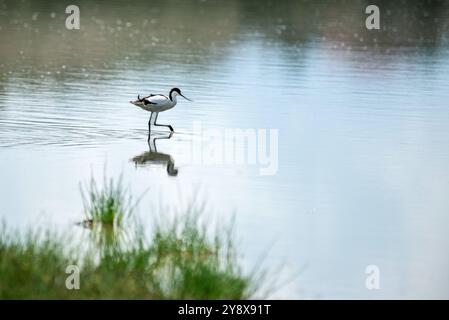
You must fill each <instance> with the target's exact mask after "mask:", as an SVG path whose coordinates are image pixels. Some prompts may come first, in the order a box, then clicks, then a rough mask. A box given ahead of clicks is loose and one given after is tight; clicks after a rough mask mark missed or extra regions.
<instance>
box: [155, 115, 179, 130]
mask: <svg viewBox="0 0 449 320" xmlns="http://www.w3.org/2000/svg"><path fill="white" fill-rule="evenodd" d="M158 115H159V112H158V113H156V119H154V125H155V126H158V127H167V128H169V129H170V131H171V132H174V131H175V130H173V127H172V126H171V125H169V124H157V123H156V121H157V116H158Z"/></svg>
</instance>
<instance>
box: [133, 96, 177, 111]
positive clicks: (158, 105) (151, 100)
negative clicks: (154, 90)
mask: <svg viewBox="0 0 449 320" xmlns="http://www.w3.org/2000/svg"><path fill="white" fill-rule="evenodd" d="M176 103H177V101H176V94H172V98H171V99H170V98H169V97H167V96H166V95H163V94H155V95H150V96H148V97H145V98H143V102H142V103H138V104H135V105H136V106H138V107H140V108H142V109H143V110H146V111H149V112H163V111H166V110H169V109H171V108H173V107H174V106H176Z"/></svg>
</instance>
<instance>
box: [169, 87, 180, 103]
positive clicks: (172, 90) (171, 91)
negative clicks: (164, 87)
mask: <svg viewBox="0 0 449 320" xmlns="http://www.w3.org/2000/svg"><path fill="white" fill-rule="evenodd" d="M174 92H176V93H177V94H181V90H179V88H173V89H171V90H170V100H173V99H172V98H173V93H174Z"/></svg>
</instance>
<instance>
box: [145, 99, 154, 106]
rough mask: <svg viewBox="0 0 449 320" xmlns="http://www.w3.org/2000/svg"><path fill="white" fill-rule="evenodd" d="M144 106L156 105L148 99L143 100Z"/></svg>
mask: <svg viewBox="0 0 449 320" xmlns="http://www.w3.org/2000/svg"><path fill="white" fill-rule="evenodd" d="M143 104H144V105H147V104H155V103H154V102H151V101H149V100H147V99H143Z"/></svg>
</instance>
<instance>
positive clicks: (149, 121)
mask: <svg viewBox="0 0 449 320" xmlns="http://www.w3.org/2000/svg"><path fill="white" fill-rule="evenodd" d="M156 117H157V115H156ZM152 118H153V112H151V115H150V120H148V141H150V137H151V119H152Z"/></svg>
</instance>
